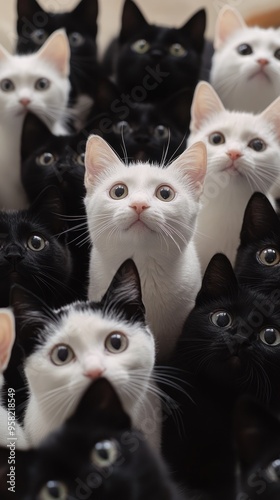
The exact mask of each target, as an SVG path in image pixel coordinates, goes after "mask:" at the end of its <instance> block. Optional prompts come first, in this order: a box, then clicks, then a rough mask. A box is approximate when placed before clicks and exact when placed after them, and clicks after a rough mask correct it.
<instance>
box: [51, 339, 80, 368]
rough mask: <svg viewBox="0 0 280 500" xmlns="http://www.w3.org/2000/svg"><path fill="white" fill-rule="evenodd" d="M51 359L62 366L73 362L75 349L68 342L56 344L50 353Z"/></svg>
mask: <svg viewBox="0 0 280 500" xmlns="http://www.w3.org/2000/svg"><path fill="white" fill-rule="evenodd" d="M50 358H51V361H52V363H53V364H54V365H57V366H61V365H67V364H68V363H71V361H73V359H74V358H75V354H74V351H73V349H72V348H71V347H70V346H68V345H66V344H59V345H56V346H55V347H54V348H53V350H52V351H51V353H50Z"/></svg>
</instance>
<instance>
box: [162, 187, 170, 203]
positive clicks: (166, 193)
mask: <svg viewBox="0 0 280 500" xmlns="http://www.w3.org/2000/svg"><path fill="white" fill-rule="evenodd" d="M160 196H161V197H162V198H163V199H164V200H168V198H169V197H170V189H167V188H163V189H161V190H160Z"/></svg>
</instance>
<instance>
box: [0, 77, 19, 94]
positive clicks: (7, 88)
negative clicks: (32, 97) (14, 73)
mask: <svg viewBox="0 0 280 500" xmlns="http://www.w3.org/2000/svg"><path fill="white" fill-rule="evenodd" d="M0 86H1V90H3V92H12V91H13V90H15V86H14V84H13V82H12V80H10V79H9V78H4V79H3V80H1V83H0Z"/></svg>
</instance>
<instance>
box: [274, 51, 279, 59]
mask: <svg viewBox="0 0 280 500" xmlns="http://www.w3.org/2000/svg"><path fill="white" fill-rule="evenodd" d="M274 57H276V59H280V49H277V50H275V52H274Z"/></svg>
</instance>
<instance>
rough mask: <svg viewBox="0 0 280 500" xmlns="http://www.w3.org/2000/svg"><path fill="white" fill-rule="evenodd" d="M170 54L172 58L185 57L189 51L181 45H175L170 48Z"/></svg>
mask: <svg viewBox="0 0 280 500" xmlns="http://www.w3.org/2000/svg"><path fill="white" fill-rule="evenodd" d="M169 52H170V54H171V55H172V56H175V57H184V56H185V55H186V54H187V52H188V51H187V50H186V49H185V48H184V47H183V45H181V44H180V43H173V45H171V46H170V47H169Z"/></svg>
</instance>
